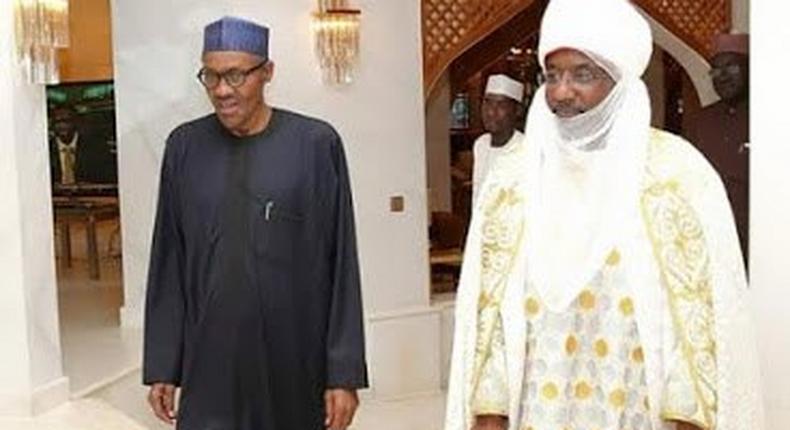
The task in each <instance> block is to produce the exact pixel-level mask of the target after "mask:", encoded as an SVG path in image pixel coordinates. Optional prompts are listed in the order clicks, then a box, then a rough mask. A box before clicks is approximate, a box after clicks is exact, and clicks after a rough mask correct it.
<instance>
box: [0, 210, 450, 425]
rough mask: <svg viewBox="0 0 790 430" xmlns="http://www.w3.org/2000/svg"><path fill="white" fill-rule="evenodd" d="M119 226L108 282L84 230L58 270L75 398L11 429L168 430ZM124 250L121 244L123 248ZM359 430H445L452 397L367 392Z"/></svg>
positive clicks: (106, 261)
mask: <svg viewBox="0 0 790 430" xmlns="http://www.w3.org/2000/svg"><path fill="white" fill-rule="evenodd" d="M114 229H115V225H114V224H113V223H107V224H105V225H102V226H100V228H99V230H98V239H99V249H100V253H101V256H102V258H101V278H100V279H99V280H90V279H89V277H88V265H87V260H86V259H85V253H84V249H85V243H84V237H85V235H84V231H81V230H80V229H79V228H74V230H73V231H72V241H73V242H72V247H73V258H74V260H73V263H72V267H70V268H66V267H64V266H63V265H62V264H58V269H57V272H58V300H59V311H60V322H61V342H62V349H63V367H64V372H65V374H66V376H68V377H69V380H70V384H71V392H72V400H71V401H70V402H68V403H67V404H65V405H62V406H60V407H58V408H56V409H53V410H51V411H49V412H47V413H44V414H42V415H39V416H36V417H34V418H0V429H3V430H145V429H148V430H165V429H168V428H170V427H168V426H167V425H164V424H162V423H160V422H158V421H157V420H156V419H155V418H154V417H153V415H152V414H151V412H150V410H149V409H148V405H147V404H146V402H145V396H146V388H145V387H143V386H142V385H141V384H140V380H141V377H140V360H141V350H142V347H141V345H142V341H141V339H142V333H141V331H140V330H128V329H121V328H120V321H119V309H120V308H121V306H122V305H123V288H122V279H121V266H120V258H119V257H118V256H117V255H115V254H116V253H115V252H114V251H113V250H112V249H111V246H110V243H109V239H110V237H111V236H112V233H113V231H114ZM115 246H117V244H116V245H115ZM361 397H362V402H361V406H360V409H359V412H358V414H357V417H356V419H355V421H354V424H353V425H352V427H351V429H352V430H374V429H375V430H414V429H420V430H439V429H440V428H441V424H442V420H443V417H444V399H445V397H444V395H443V394H440V393H439V394H436V395H432V396H431V395H428V396H421V397H414V398H410V399H405V400H399V401H381V400H376V399H372V398H371V396H370V395H369V393H365V392H363V393H362V396H361Z"/></svg>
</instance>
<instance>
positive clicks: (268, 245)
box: [253, 198, 304, 266]
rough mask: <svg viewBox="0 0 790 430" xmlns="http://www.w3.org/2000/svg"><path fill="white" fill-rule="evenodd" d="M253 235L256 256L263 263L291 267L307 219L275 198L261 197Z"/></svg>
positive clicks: (258, 200) (295, 257)
mask: <svg viewBox="0 0 790 430" xmlns="http://www.w3.org/2000/svg"><path fill="white" fill-rule="evenodd" d="M256 200H257V202H258V203H257V208H256V213H255V220H254V223H253V234H254V236H255V237H254V240H255V253H256V254H257V256H258V257H259V258H261V259H262V260H263V261H264V262H267V263H270V264H272V265H275V266H278V265H281V266H290V265H292V264H293V262H294V261H295V260H296V259H297V257H298V256H297V255H296V250H297V246H296V244H297V243H298V242H299V240H300V237H301V233H302V228H303V224H304V217H303V215H302V214H301V213H300V212H299V211H298V210H295V209H294V208H292V207H289V206H288V205H286V204H285V203H284V202H283V201H281V200H277V199H274V198H258V199H256Z"/></svg>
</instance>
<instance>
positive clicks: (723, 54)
mask: <svg viewBox="0 0 790 430" xmlns="http://www.w3.org/2000/svg"><path fill="white" fill-rule="evenodd" d="M713 51H714V55H713V58H712V59H711V69H710V77H711V80H712V82H713V88H714V89H715V90H716V93H717V94H718V95H719V97H721V99H720V100H719V101H717V102H716V103H713V104H711V105H709V106H706V107H705V108H703V109H702V110H701V111H699V112H697V113H696V114H695V115H694V116H693V117H692V118H691V120H690V121H689V127H688V130H686V132H685V133H684V134H685V135H686V137H687V138H688V139H689V140H690V141H691V143H693V144H694V145H695V146H696V147H697V148H699V150H700V151H702V153H703V154H705V157H707V158H708V160H709V161H710V162H711V164H713V167H715V168H716V170H717V171H718V172H719V174H720V175H721V177H722V179H723V180H724V186H725V187H726V188H727V195H728V196H729V198H730V204H731V206H732V210H733V213H734V214H735V224H736V225H737V226H738V236H739V238H740V242H741V251H742V252H743V256H744V260H745V261H746V263H747V264H748V261H749V259H748V256H749V35H748V34H719V35H717V36H716V37H715V38H714V39H713Z"/></svg>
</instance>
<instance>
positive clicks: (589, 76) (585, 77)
mask: <svg viewBox="0 0 790 430" xmlns="http://www.w3.org/2000/svg"><path fill="white" fill-rule="evenodd" d="M566 73H567V74H568V75H570V82H571V84H573V85H580V86H586V85H592V84H593V83H595V82H597V81H600V80H603V79H606V78H607V77H608V76H609V75H607V74H606V72H604V71H603V70H598V69H592V68H590V67H584V66H582V67H577V68H575V69H573V70H554V69H552V70H549V71H546V72H545V73H544V74H543V79H542V80H543V82H545V83H546V85H552V86H553V85H559V84H560V83H561V82H562V80H563V78H564V77H565V74H566Z"/></svg>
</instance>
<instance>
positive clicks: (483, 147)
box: [472, 74, 524, 202]
mask: <svg viewBox="0 0 790 430" xmlns="http://www.w3.org/2000/svg"><path fill="white" fill-rule="evenodd" d="M523 99H524V84H522V83H521V82H519V81H517V80H515V79H513V78H511V77H509V76H507V75H501V74H500V75H491V76H489V77H488V82H487V84H486V89H485V94H484V95H483V105H482V109H481V113H482V119H483V128H484V129H485V131H486V133H485V134H483V135H482V136H480V137H478V138H477V140H475V143H474V148H473V149H474V171H473V174H472V202H476V201H477V195H478V190H479V189H480V187H481V186H482V184H483V180H484V179H485V176H486V174H487V173H488V171H489V170H490V169H491V166H493V165H494V164H495V162H496V159H497V157H498V156H499V155H500V154H502V153H503V152H505V151H507V150H508V148H510V147H512V146H513V145H514V144H515V142H518V141H519V140H521V139H522V138H523V137H524V134H522V133H521V132H520V131H518V130H517V129H516V126H517V123H518V120H519V119H520V118H521V115H522V101H523Z"/></svg>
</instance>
